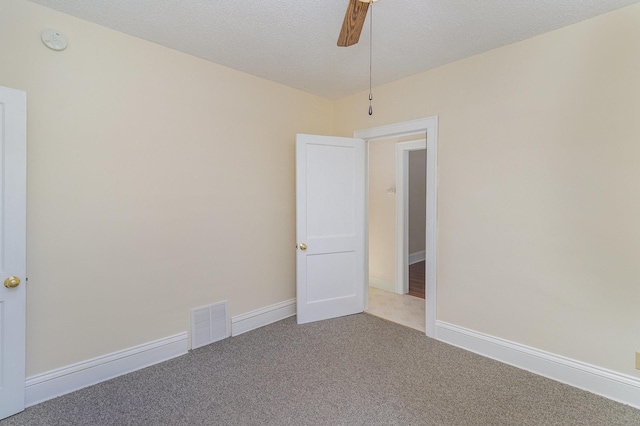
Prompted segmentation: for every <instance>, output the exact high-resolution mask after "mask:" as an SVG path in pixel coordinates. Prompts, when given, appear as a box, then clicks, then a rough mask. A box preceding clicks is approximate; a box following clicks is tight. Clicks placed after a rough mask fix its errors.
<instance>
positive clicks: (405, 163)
mask: <svg viewBox="0 0 640 426" xmlns="http://www.w3.org/2000/svg"><path fill="white" fill-rule="evenodd" d="M426 148H427V139H426V137H424V136H423V137H422V139H418V140H414V141H409V142H401V143H397V144H396V285H395V292H396V293H398V294H407V293H409V265H410V264H411V262H410V261H409V260H408V259H410V257H409V153H410V152H411V151H419V150H422V149H426ZM414 263H415V262H414Z"/></svg>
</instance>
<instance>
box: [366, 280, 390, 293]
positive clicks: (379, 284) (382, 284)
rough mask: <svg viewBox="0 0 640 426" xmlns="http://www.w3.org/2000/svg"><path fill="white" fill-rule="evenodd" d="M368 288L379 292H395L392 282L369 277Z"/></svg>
mask: <svg viewBox="0 0 640 426" xmlns="http://www.w3.org/2000/svg"><path fill="white" fill-rule="evenodd" d="M369 286H371V287H375V288H379V289H380V290H385V291H390V292H392V293H395V292H396V283H395V282H393V281H386V280H381V279H379V278H376V277H369Z"/></svg>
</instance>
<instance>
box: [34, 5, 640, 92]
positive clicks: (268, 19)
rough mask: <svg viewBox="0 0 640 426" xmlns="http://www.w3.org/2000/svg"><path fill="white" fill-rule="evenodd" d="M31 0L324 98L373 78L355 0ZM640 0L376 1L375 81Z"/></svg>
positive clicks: (362, 86)
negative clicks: (351, 11) (354, 30)
mask: <svg viewBox="0 0 640 426" xmlns="http://www.w3.org/2000/svg"><path fill="white" fill-rule="evenodd" d="M30 1H32V2H34V3H38V4H41V5H44V6H47V7H50V8H52V9H56V10H58V11H61V12H64V13H67V14H70V15H74V16H77V17H79V18H82V19H85V20H88V21H91V22H95V23H97V24H100V25H104V26H106V27H109V28H113V29H115V30H118V31H122V32H124V33H127V34H131V35H133V36H136V37H140V38H143V39H145V40H149V41H152V42H155V43H158V44H161V45H164V46H167V47H170V48H173V49H176V50H180V51H182V52H185V53H189V54H192V55H195V56H198V57H201V58H204V59H207V60H209V61H212V62H215V63H218V64H222V65H226V66H228V67H231V68H235V69H237V70H241V71H244V72H247V73H249V74H254V75H257V76H260V77H263V78H266V79H269V80H273V81H277V82H280V83H283V84H286V85H287V86H291V87H294V88H297V89H300V90H304V91H306V92H310V93H314V94H316V95H320V96H323V97H326V98H338V97H341V96H345V95H348V94H351V93H355V92H357V91H360V90H364V89H366V88H367V87H368V84H369V76H368V71H369V64H368V61H369V34H368V33H369V28H368V25H369V20H367V23H365V28H364V30H363V34H362V37H361V38H360V43H359V44H357V45H355V46H352V47H347V48H344V47H337V46H336V41H337V39H338V33H339V32H340V27H341V25H342V19H343V16H344V13H345V10H346V8H347V3H348V0H30ZM638 2H640V0H381V1H379V2H377V3H376V4H375V6H374V7H373V31H374V33H373V83H374V85H377V84H382V83H386V82H389V81H393V80H396V79H399V78H402V77H407V76H409V75H412V74H416V73H419V72H421V71H425V70H428V69H430V68H434V67H437V66H439V65H443V64H446V63H449V62H452V61H455V60H458V59H462V58H465V57H469V56H472V55H475V54H478V53H481V52H484V51H487V50H490V49H493V48H496V47H499V46H504V45H506V44H510V43H514V42H516V41H519V40H524V39H526V38H529V37H532V36H535V35H537V34H541V33H544V32H547V31H551V30H553V29H556V28H560V27H563V26H566V25H569V24H572V23H575V22H579V21H582V20H584V19H588V18H590V17H593V16H597V15H600V14H603V13H605V12H608V11H611V10H615V9H618V8H621V7H624V6H627V5H631V4H634V3H638ZM56 29H57V30H59V31H62V32H64V28H56ZM70 43H73V40H70Z"/></svg>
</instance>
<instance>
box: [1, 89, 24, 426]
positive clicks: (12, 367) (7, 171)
mask: <svg viewBox="0 0 640 426" xmlns="http://www.w3.org/2000/svg"><path fill="white" fill-rule="evenodd" d="M26 106H27V96H26V93H24V92H21V91H19V90H14V89H9V88H6V87H0V148H1V149H0V179H1V185H0V281H2V284H0V419H3V418H5V417H8V416H10V415H12V414H15V413H17V412H19V411H22V410H24V402H25V395H24V382H25V297H26V292H25V283H24V281H26V280H25V278H26V277H25V272H26V182H27V176H26V169H27V164H26V158H27V151H26V123H27V110H26Z"/></svg>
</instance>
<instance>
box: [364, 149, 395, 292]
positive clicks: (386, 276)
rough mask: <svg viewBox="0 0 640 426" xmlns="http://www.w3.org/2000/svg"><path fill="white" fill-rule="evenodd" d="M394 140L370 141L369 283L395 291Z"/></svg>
mask: <svg viewBox="0 0 640 426" xmlns="http://www.w3.org/2000/svg"><path fill="white" fill-rule="evenodd" d="M396 143H397V138H395V139H384V140H377V141H373V142H371V143H370V144H369V285H371V286H373V287H376V288H381V289H383V290H387V291H392V292H395V291H396V288H395V286H396V284H395V283H396V194H395V193H389V192H388V191H389V190H390V189H392V190H395V188H396Z"/></svg>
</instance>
